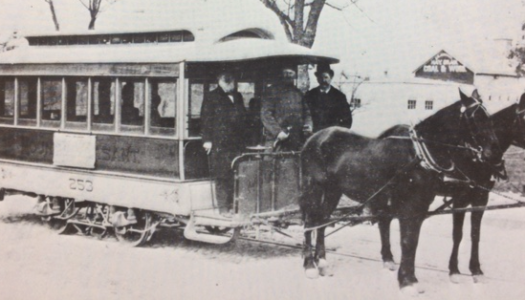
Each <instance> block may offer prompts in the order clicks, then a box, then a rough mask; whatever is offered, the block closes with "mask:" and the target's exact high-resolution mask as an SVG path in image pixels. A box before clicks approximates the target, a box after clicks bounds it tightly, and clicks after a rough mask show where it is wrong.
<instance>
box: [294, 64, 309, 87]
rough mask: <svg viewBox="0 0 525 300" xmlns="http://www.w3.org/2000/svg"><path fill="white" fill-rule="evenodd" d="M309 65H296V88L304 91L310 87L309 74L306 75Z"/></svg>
mask: <svg viewBox="0 0 525 300" xmlns="http://www.w3.org/2000/svg"><path fill="white" fill-rule="evenodd" d="M308 67H309V65H300V66H298V67H297V88H298V89H300V90H301V92H303V93H306V92H308V90H309V89H310V76H308Z"/></svg>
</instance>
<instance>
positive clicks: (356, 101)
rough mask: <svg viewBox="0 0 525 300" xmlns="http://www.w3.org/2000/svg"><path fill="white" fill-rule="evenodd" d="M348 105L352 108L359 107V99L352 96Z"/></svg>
mask: <svg viewBox="0 0 525 300" xmlns="http://www.w3.org/2000/svg"><path fill="white" fill-rule="evenodd" d="M350 107H351V108H352V109H356V108H360V107H361V99H359V98H354V99H352V100H351V101H350Z"/></svg>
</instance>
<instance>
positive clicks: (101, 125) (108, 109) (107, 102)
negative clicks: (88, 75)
mask: <svg viewBox="0 0 525 300" xmlns="http://www.w3.org/2000/svg"><path fill="white" fill-rule="evenodd" d="M91 84H92V89H93V90H92V92H91V95H92V97H93V130H95V131H97V130H98V131H113V130H115V82H114V81H112V80H111V79H109V78H103V79H100V78H94V79H92V80H91Z"/></svg>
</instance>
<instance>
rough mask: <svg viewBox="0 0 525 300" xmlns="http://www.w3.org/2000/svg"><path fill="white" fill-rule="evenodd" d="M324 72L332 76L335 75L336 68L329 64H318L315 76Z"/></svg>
mask: <svg viewBox="0 0 525 300" xmlns="http://www.w3.org/2000/svg"><path fill="white" fill-rule="evenodd" d="M323 73H328V74H329V75H330V77H334V70H332V69H330V65H329V64H323V63H320V64H317V70H316V71H315V76H319V75H321V74H323Z"/></svg>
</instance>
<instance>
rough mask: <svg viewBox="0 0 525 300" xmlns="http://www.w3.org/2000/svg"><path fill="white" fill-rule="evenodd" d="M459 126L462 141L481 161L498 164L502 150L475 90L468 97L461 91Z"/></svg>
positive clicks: (488, 116) (487, 114)
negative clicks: (462, 137) (461, 132)
mask: <svg viewBox="0 0 525 300" xmlns="http://www.w3.org/2000/svg"><path fill="white" fill-rule="evenodd" d="M460 96H461V100H460V102H461V123H462V124H461V126H460V128H461V129H462V130H463V131H464V134H463V135H464V141H465V143H466V144H467V145H469V146H470V147H471V148H472V150H473V151H474V153H476V157H477V159H478V160H479V161H481V162H487V163H489V164H492V165H495V166H499V165H500V164H501V158H502V156H503V152H502V150H501V148H500V145H499V141H498V138H497V136H496V133H495V131H494V127H493V124H492V120H491V118H490V114H489V113H488V112H487V110H486V109H485V107H484V106H483V103H482V101H481V99H480V98H479V95H478V94H477V91H476V90H474V92H473V93H472V96H470V97H468V96H466V95H465V94H463V93H461V91H460Z"/></svg>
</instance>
